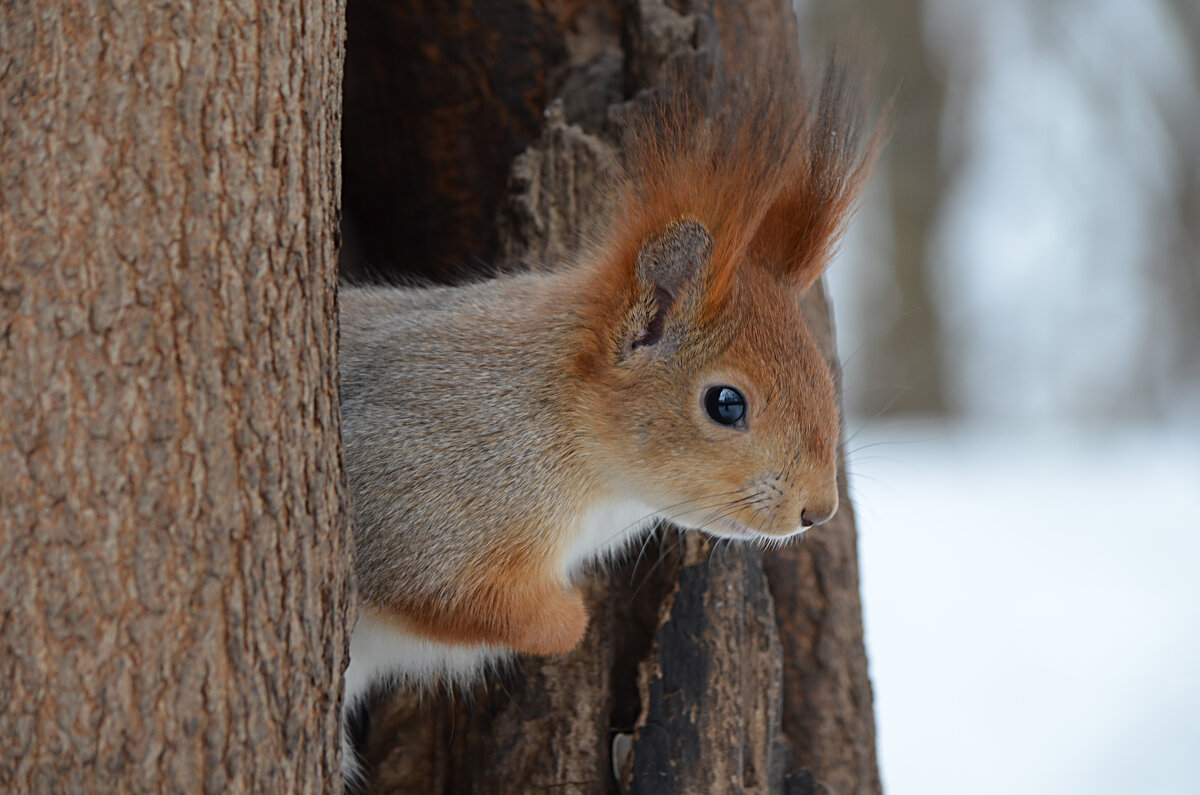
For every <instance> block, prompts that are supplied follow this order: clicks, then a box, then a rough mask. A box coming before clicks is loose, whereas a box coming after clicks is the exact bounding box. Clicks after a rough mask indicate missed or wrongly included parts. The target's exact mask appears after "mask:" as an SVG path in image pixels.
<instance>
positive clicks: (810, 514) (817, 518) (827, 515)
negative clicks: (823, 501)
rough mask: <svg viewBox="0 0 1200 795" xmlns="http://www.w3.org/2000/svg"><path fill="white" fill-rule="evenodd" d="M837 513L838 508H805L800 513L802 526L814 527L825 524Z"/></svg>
mask: <svg viewBox="0 0 1200 795" xmlns="http://www.w3.org/2000/svg"><path fill="white" fill-rule="evenodd" d="M835 513H837V506H836V505H835V506H834V507H833V508H832V509H828V508H827V509H809V508H805V509H804V510H803V511H801V512H800V526H801V527H812V526H813V525H818V524H825V522H828V521H829V520H830V519H832V518H833V515H834V514H835Z"/></svg>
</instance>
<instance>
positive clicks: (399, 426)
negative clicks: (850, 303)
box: [342, 53, 880, 654]
mask: <svg viewBox="0 0 1200 795" xmlns="http://www.w3.org/2000/svg"><path fill="white" fill-rule="evenodd" d="M797 60H798V59H797V58H796V57H795V56H794V55H791V54H783V55H780V54H778V53H777V54H775V55H773V56H771V57H770V58H768V59H766V62H765V63H764V64H763V65H761V66H756V67H749V68H743V69H740V70H739V71H738V72H737V73H736V74H734V75H725V74H720V71H721V70H720V69H718V70H717V71H718V74H717V76H716V79H715V80H714V82H713V87H711V88H703V81H700V80H697V79H695V78H694V77H688V76H685V75H677V82H676V84H675V87H674V88H672V89H670V90H669V91H668V92H667V93H666V94H665V95H663V97H661V98H660V99H659V100H658V101H657V102H656V104H654V107H653V109H652V110H651V111H650V112H649V113H648V114H646V115H645V116H644V117H643V118H642V119H641V120H640V121H638V122H636V123H634V124H633V125H632V126H631V128H630V131H629V134H628V137H627V140H626V158H627V169H626V174H625V177H624V179H623V180H622V181H621V183H620V185H619V188H618V190H617V191H616V197H615V202H614V206H615V207H616V212H615V217H614V219H613V224H612V229H611V233H610V234H609V235H608V237H607V239H605V240H602V241H599V243H598V244H597V245H596V247H595V248H594V250H592V251H591V252H586V253H585V254H584V255H583V256H582V257H581V262H580V264H579V265H578V266H576V267H564V268H562V269H561V270H559V271H558V272H555V273H548V274H531V275H525V276H520V277H505V278H500V279H496V280H493V281H491V282H484V283H480V284H476V285H471V286H469V287H465V288H458V289H450V290H447V289H441V290H404V289H399V288H390V289H376V290H347V291H346V293H345V299H344V304H343V306H344V309H343V367H342V374H343V385H344V386H343V399H344V404H343V405H344V409H343V417H344V425H345V428H346V431H345V438H346V441H347V443H346V449H347V469H348V471H349V473H350V481H351V487H352V490H353V492H354V499H355V503H356V506H355V510H356V519H357V529H356V533H357V540H358V548H359V581H360V586H361V590H362V594H363V598H364V599H365V600H366V601H367V602H368V604H369V605H371V606H372V607H373V608H374V609H376V610H378V611H380V612H382V613H386V614H388V615H390V616H391V617H392V619H393V620H394V621H395V622H396V623H397V624H398V625H400V626H402V627H405V628H407V629H408V630H409V631H412V632H415V633H417V634H419V635H422V636H425V637H429V638H432V639H434V640H438V641H441V642H444V643H452V644H456V643H488V644H494V645H500V646H506V647H509V648H514V649H518V650H522V651H528V652H532V653H537V654H546V653H554V652H561V651H565V650H567V649H569V648H571V647H572V646H573V645H574V644H575V643H576V642H577V641H578V639H579V638H580V637H581V636H582V634H583V632H584V630H585V628H586V625H587V615H586V611H585V610H584V607H583V603H582V600H581V598H580V595H579V592H578V590H577V589H574V588H573V586H572V585H571V583H570V582H569V581H568V574H567V568H566V567H567V565H568V564H567V562H566V556H567V554H568V553H567V550H568V549H570V548H571V543H572V539H571V538H569V537H567V536H568V535H569V534H570V533H571V532H575V531H574V530H573V528H575V527H576V526H578V525H579V524H580V522H581V521H583V518H584V517H586V516H587V513H588V511H589V510H590V509H591V508H592V506H595V505H600V504H603V503H604V502H605V501H612V500H616V499H618V498H621V497H623V496H624V495H627V494H632V495H635V496H636V497H637V498H638V499H640V500H642V501H644V502H645V503H647V504H651V505H653V506H654V507H655V510H660V511H661V512H662V513H661V515H663V516H665V517H667V518H672V519H674V520H676V521H678V522H680V523H682V524H685V525H688V526H692V527H700V528H703V529H705V530H707V531H709V532H714V533H717V534H727V533H729V532H741V531H739V530H738V529H737V528H736V527H735V528H734V529H733V530H726V529H723V528H724V527H726V525H723V524H722V522H723V520H724V519H729V520H732V521H734V522H736V523H738V524H739V525H741V526H742V529H743V530H745V529H748V530H750V531H753V532H754V533H757V537H758V538H759V539H760V540H764V539H765V540H770V539H781V538H784V537H786V536H788V535H790V534H792V533H793V532H795V531H796V530H797V529H799V528H800V526H801V525H802V523H803V522H806V521H810V520H811V521H821V520H824V519H826V518H828V517H829V516H830V515H832V513H833V512H834V511H835V510H836V507H837V491H836V485H835V474H836V450H837V441H838V434H839V428H840V420H839V417H838V411H837V401H836V396H835V394H834V387H833V380H832V377H831V374H830V372H829V370H828V367H827V366H826V364H825V361H824V359H823V357H822V356H821V353H820V351H819V350H818V348H817V346H816V344H815V342H814V341H813V338H812V335H811V334H810V333H809V331H808V329H807V327H806V326H805V324H804V320H803V318H802V317H801V315H800V312H799V304H798V301H799V296H800V294H801V293H802V292H803V291H804V290H805V289H807V288H808V287H809V285H811V284H812V283H813V281H814V280H815V279H816V278H817V277H818V276H819V275H820V273H821V271H822V270H823V269H824V267H825V265H826V264H827V262H828V258H829V256H830V254H831V250H832V247H833V245H834V244H835V242H836V240H837V238H838V236H839V234H840V233H841V231H842V229H843V227H844V226H845V224H846V221H847V219H848V217H849V216H850V214H851V212H852V210H853V207H854V203H855V201H856V198H857V196H858V192H859V190H860V188H861V186H862V183H863V180H864V179H865V176H866V174H867V172H868V170H869V168H870V166H871V164H872V162H873V160H874V157H875V155H876V152H877V150H878V147H879V144H880V137H879V135H878V134H877V133H876V134H872V135H871V136H870V137H868V138H867V139H866V140H863V137H862V133H863V128H864V124H863V121H862V99H861V92H860V91H858V89H857V88H856V87H855V86H854V85H853V84H852V82H851V81H850V80H849V79H848V78H847V77H846V73H845V72H844V71H843V70H842V69H840V68H838V67H837V66H835V65H832V64H831V65H830V66H829V67H827V68H826V70H825V73H824V75H823V77H822V79H821V80H820V81H818V82H817V83H815V84H813V83H810V82H808V81H807V80H806V79H805V77H804V75H803V73H802V72H801V71H800V69H799V67H798V64H797ZM715 384H730V385H733V386H735V387H737V388H738V389H740V390H742V391H743V392H744V394H745V395H746V397H747V400H748V403H749V406H750V410H749V415H748V420H747V423H746V427H745V428H741V429H731V428H729V427H722V426H719V425H717V424H716V423H714V422H712V421H711V420H710V419H708V418H707V417H706V415H705V413H704V409H703V404H702V398H701V396H702V395H703V394H704V390H705V388H706V385H715ZM405 389H413V390H415V391H414V392H413V394H414V395H415V397H412V398H405V399H402V397H401V396H400V395H402V393H404V390H405ZM714 500H716V502H713V501H714ZM709 503H713V504H711V505H710V504H709ZM680 504H683V505H691V506H699V507H696V508H693V509H691V510H687V511H685V510H681V509H676V508H673V507H672V506H678V505H680ZM802 520H803V521H802ZM619 530H620V528H613V532H614V533H615V532H617V531H619Z"/></svg>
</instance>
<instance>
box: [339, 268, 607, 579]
mask: <svg viewBox="0 0 1200 795" xmlns="http://www.w3.org/2000/svg"><path fill="white" fill-rule="evenodd" d="M565 275H566V274H528V275H521V276H516V277H509V278H505V279H499V280H492V281H488V282H483V283H480V284H475V285H469V286H466V287H458V288H453V289H447V288H432V289H402V288H394V287H392V288H389V287H366V288H363V287H357V288H356V287H343V288H342V292H341V302H342V328H341V332H342V337H341V378H342V433H343V440H344V442H345V446H346V469H347V474H348V477H349V481H350V487H351V492H352V494H353V499H354V506H353V507H354V514H355V541H356V545H357V555H358V558H357V560H358V562H357V572H358V583H359V589H360V592H361V594H362V596H363V598H364V599H365V600H366V601H367V602H368V603H371V602H375V603H386V602H387V601H388V599H387V596H388V594H389V592H391V591H395V590H396V589H397V588H404V589H409V590H410V592H413V593H423V594H425V595H426V596H431V597H440V598H445V597H448V596H450V594H446V593H444V592H443V590H444V589H445V588H446V587H448V586H452V585H453V584H455V583H456V582H458V581H459V579H460V575H459V572H461V571H463V570H464V569H466V568H469V564H470V562H471V561H473V560H477V559H478V556H480V555H482V554H484V547H485V545H486V539H489V538H494V537H495V536H496V535H497V534H500V533H504V532H505V531H507V530H509V529H510V528H508V527H507V526H506V524H511V521H512V517H527V518H529V519H531V520H533V522H534V523H536V524H540V525H542V526H543V527H549V526H550V524H551V523H552V522H553V517H552V516H548V515H546V514H547V513H548V512H549V511H552V510H554V509H555V507H556V506H557V505H558V504H560V503H561V501H562V500H566V499H569V498H570V497H571V495H572V494H575V493H577V492H578V489H579V484H580V483H581V482H586V480H587V477H588V475H587V473H585V472H583V471H582V469H581V467H582V461H581V456H580V454H579V453H580V450H579V440H578V439H577V438H576V435H575V434H573V433H572V431H571V429H570V428H567V427H564V424H563V423H564V421H565V418H568V417H570V416H571V415H572V413H573V411H572V407H570V406H568V405H565V403H566V401H567V399H568V398H567V396H566V395H565V394H564V390H563V389H562V387H561V386H559V385H560V384H562V383H563V380H564V377H563V370H564V368H565V367H566V366H567V362H566V361H565V360H564V359H563V358H562V357H563V356H564V355H565V354H564V353H563V352H562V351H563V350H564V349H565V346H563V345H561V344H560V345H558V346H557V348H555V347H554V343H555V342H556V341H558V342H561V340H562V338H563V337H564V336H565V335H567V334H569V333H570V332H571V317H570V304H571V302H570V297H571V292H570V289H569V288H570V285H569V280H567V279H565V278H564V276H565ZM568 484H573V485H571V487H570V488H568ZM481 540H484V541H485V544H481Z"/></svg>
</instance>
